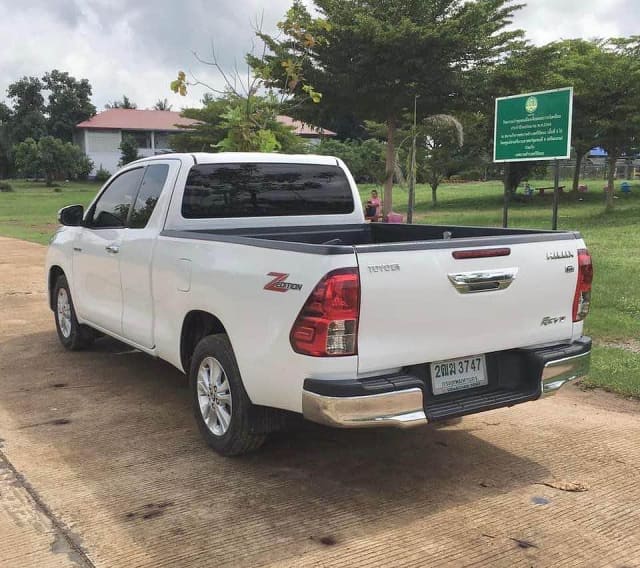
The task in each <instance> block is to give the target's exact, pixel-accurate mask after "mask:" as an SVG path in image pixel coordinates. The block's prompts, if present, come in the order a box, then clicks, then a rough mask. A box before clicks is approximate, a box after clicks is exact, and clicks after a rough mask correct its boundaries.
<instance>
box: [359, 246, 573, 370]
mask: <svg viewBox="0 0 640 568" xmlns="http://www.w3.org/2000/svg"><path fill="white" fill-rule="evenodd" d="M477 240H478V241H480V240H481V239H477ZM519 240H520V241H522V239H519ZM465 241H466V242H464V243H463V242H456V241H455V240H450V241H440V242H436V243H434V244H433V245H432V247H433V248H432V247H431V246H430V245H429V244H428V243H425V244H424V246H423V247H421V246H420V243H413V246H411V247H404V248H402V247H396V246H395V245H380V246H376V245H373V246H372V245H363V246H357V247H356V253H357V256H358V264H359V268H360V280H361V304H360V322H359V330H358V355H359V356H358V371H359V373H369V372H374V371H380V370H385V369H393V368H398V367H402V366H405V365H413V364H419V363H426V362H430V361H439V360H443V359H451V358H456V357H462V356H466V355H475V354H482V353H489V352H492V351H501V350H504V349H512V348H516V347H524V346H530V345H538V344H542V343H547V342H557V341H562V340H565V339H566V340H568V339H570V338H571V336H572V332H573V322H572V305H573V296H574V293H575V287H576V279H577V250H578V249H579V248H582V247H584V243H583V242H582V240H580V239H576V238H575V237H574V236H573V235H571V234H568V235H566V239H562V240H551V241H548V240H547V241H543V242H535V240H534V242H516V243H513V241H512V240H510V239H508V238H505V239H504V242H500V243H498V244H495V241H494V242H492V243H491V246H482V245H481V246H477V245H476V246H473V245H472V246H469V245H470V241H469V240H466V239H465ZM407 244H409V243H407ZM408 249H410V250H408ZM495 249H504V250H502V251H500V253H501V254H502V255H503V256H490V257H483V258H454V253H459V252H460V251H464V252H463V255H464V253H465V252H466V253H467V254H468V253H469V251H472V250H473V251H479V250H482V251H485V253H486V252H487V251H491V250H492V251H494V253H493V254H496V252H495ZM507 251H508V254H507ZM456 256H460V255H459V254H456Z"/></svg>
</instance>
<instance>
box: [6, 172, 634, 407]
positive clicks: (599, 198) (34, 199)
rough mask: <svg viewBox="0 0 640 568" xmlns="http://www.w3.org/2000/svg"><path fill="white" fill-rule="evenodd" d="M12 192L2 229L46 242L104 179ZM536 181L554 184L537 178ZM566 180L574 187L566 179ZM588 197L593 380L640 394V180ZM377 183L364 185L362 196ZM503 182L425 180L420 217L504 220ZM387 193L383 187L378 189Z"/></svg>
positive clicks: (544, 212)
mask: <svg viewBox="0 0 640 568" xmlns="http://www.w3.org/2000/svg"><path fill="white" fill-rule="evenodd" d="M10 183H11V184H12V186H13V188H14V190H15V191H14V192H12V193H0V235H3V236H9V237H16V238H20V239H26V240H29V241H33V242H37V243H42V244H46V243H47V242H48V240H49V237H50V236H51V234H52V233H53V231H54V230H55V228H56V226H57V222H56V212H57V211H58V209H60V208H61V207H63V206H65V205H70V204H72V203H81V204H83V205H86V204H87V203H89V201H90V200H91V198H92V197H93V196H94V195H95V192H96V191H97V190H98V188H99V185H98V184H96V183H91V182H84V183H79V182H71V183H65V184H61V187H60V188H59V189H60V191H59V192H58V193H56V192H54V191H53V189H51V188H47V187H45V186H44V184H42V183H32V182H24V181H20V180H10ZM531 185H532V186H533V187H547V186H550V185H552V183H551V181H550V180H538V181H532V182H531ZM561 185H566V186H568V187H569V186H570V182H568V181H564V182H562V183H561ZM587 185H588V186H589V191H588V192H587V193H586V194H585V195H584V199H583V201H578V200H577V199H576V198H575V197H574V196H571V195H563V196H562V198H561V202H560V209H559V228H560V229H574V230H579V231H581V232H582V234H583V236H584V238H585V241H586V242H587V245H588V247H589V250H590V252H591V254H592V256H593V260H594V266H595V279H594V290H593V303H592V309H591V313H590V315H589V317H588V318H587V324H586V333H588V334H590V335H592V336H593V337H594V339H595V341H596V343H597V348H596V349H595V351H594V357H593V367H592V371H591V374H590V376H589V378H588V379H587V381H586V383H585V384H587V385H588V386H599V387H603V388H606V389H609V390H613V391H615V392H618V393H621V394H624V395H628V396H636V397H640V184H638V183H636V184H635V186H634V187H633V191H632V194H631V195H629V196H625V195H621V194H619V193H618V195H619V199H616V206H615V208H614V210H613V211H611V212H609V213H605V212H604V199H603V192H602V187H603V185H604V181H602V180H589V181H587ZM374 187H375V186H373V185H366V184H365V185H361V187H360V193H361V196H362V199H363V201H366V199H367V198H368V196H369V192H370V191H371V189H373V188H374ZM501 187H502V184H501V182H499V181H493V182H479V183H465V184H445V185H442V186H441V187H440V188H439V189H438V205H437V207H435V208H434V207H432V205H431V189H430V188H429V187H428V186H424V185H420V186H418V188H417V195H416V214H415V217H416V221H417V222H423V223H433V224H452V225H479V226H500V225H501V223H502V189H501ZM376 189H378V191H379V192H380V193H381V188H379V187H377V188H376ZM551 200H552V196H551V195H550V194H547V195H545V196H544V197H541V196H539V195H538V194H537V192H536V195H535V196H533V197H532V198H531V200H530V201H528V202H524V201H514V202H512V204H511V209H510V215H509V225H510V226H512V227H530V228H539V229H546V228H550V227H551ZM406 203H407V192H406V190H404V189H402V188H400V187H396V188H395V189H394V210H396V211H398V212H401V213H402V214H405V215H406Z"/></svg>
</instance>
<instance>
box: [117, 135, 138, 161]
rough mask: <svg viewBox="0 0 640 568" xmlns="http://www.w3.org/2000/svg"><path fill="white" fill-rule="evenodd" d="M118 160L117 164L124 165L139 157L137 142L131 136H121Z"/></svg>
mask: <svg viewBox="0 0 640 568" xmlns="http://www.w3.org/2000/svg"><path fill="white" fill-rule="evenodd" d="M118 148H119V149H120V152H121V154H120V161H119V162H118V165H119V166H126V165H127V164H128V163H129V162H133V161H135V160H138V159H140V156H139V155H138V143H137V142H136V140H135V138H133V136H123V137H122V141H121V142H120V146H118Z"/></svg>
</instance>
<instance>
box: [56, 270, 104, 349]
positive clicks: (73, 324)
mask: <svg viewBox="0 0 640 568" xmlns="http://www.w3.org/2000/svg"><path fill="white" fill-rule="evenodd" d="M53 313H54V314H55V321H56V331H57V332H58V338H59V339H60V343H62V345H63V346H64V347H65V348H66V349H69V350H70V351H78V350H80V349H84V348H85V347H88V346H89V345H91V343H93V340H94V338H95V335H94V333H93V330H92V329H91V328H90V327H87V326H86V325H82V324H79V323H78V319H77V318H76V311H75V308H74V307H73V300H72V299H71V291H70V290H69V283H68V282H67V277H66V276H60V277H59V278H58V280H56V285H55V286H54V288H53Z"/></svg>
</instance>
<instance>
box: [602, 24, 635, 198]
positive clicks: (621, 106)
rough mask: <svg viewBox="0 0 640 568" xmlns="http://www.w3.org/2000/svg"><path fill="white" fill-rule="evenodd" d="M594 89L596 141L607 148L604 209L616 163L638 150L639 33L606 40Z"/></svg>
mask: <svg viewBox="0 0 640 568" xmlns="http://www.w3.org/2000/svg"><path fill="white" fill-rule="evenodd" d="M605 52H606V53H605V58H604V60H605V63H606V65H605V66H604V73H603V76H602V80H601V82H600V83H599V84H598V89H599V90H600V94H601V96H602V101H603V106H604V107H605V108H603V109H602V112H601V113H600V115H599V116H598V117H597V118H596V119H595V123H596V125H595V126H596V130H597V135H596V143H597V144H598V145H599V146H602V147H603V148H604V149H605V150H606V151H607V161H608V183H607V193H606V208H607V209H611V208H612V207H613V195H614V183H613V182H614V178H615V172H616V164H617V161H618V159H619V158H620V157H621V156H623V155H632V154H634V153H636V152H638V151H640V110H639V109H640V36H636V37H632V38H627V39H613V40H609V41H608V42H607V44H606V45H605Z"/></svg>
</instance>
